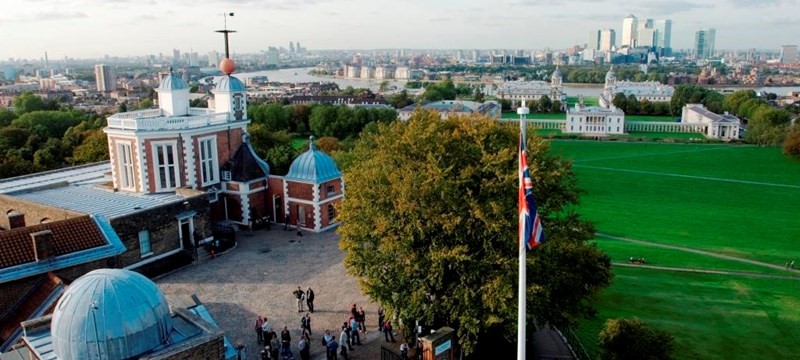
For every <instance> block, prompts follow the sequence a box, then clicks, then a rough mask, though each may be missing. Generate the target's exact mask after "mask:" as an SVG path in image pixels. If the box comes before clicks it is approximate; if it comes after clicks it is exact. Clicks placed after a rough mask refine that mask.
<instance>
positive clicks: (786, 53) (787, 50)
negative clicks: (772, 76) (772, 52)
mask: <svg viewBox="0 0 800 360" xmlns="http://www.w3.org/2000/svg"><path fill="white" fill-rule="evenodd" d="M796 61H797V45H783V46H781V63H782V64H790V63H793V62H796Z"/></svg>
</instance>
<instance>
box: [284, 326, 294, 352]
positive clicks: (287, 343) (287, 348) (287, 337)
mask: <svg viewBox="0 0 800 360" xmlns="http://www.w3.org/2000/svg"><path fill="white" fill-rule="evenodd" d="M281 356H283V358H284V359H294V355H292V334H290V333H289V327H287V326H284V327H283V331H281Z"/></svg>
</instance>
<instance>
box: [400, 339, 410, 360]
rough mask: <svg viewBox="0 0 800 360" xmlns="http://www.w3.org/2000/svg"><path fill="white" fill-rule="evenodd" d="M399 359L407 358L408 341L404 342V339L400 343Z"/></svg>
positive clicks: (405, 359) (406, 359) (404, 359)
mask: <svg viewBox="0 0 800 360" xmlns="http://www.w3.org/2000/svg"><path fill="white" fill-rule="evenodd" d="M400 359H401V360H408V343H406V342H405V341H403V343H402V344H400Z"/></svg>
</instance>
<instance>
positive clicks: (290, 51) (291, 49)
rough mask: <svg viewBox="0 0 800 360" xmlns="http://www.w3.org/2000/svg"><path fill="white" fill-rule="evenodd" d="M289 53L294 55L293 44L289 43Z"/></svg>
mask: <svg viewBox="0 0 800 360" xmlns="http://www.w3.org/2000/svg"><path fill="white" fill-rule="evenodd" d="M289 53H294V42H293V41H289Z"/></svg>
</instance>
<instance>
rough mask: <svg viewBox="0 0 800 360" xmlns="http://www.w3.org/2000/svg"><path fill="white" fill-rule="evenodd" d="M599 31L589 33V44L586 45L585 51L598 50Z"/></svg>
mask: <svg viewBox="0 0 800 360" xmlns="http://www.w3.org/2000/svg"><path fill="white" fill-rule="evenodd" d="M600 31H601V30H592V31H591V32H589V42H588V43H587V44H586V48H587V49H592V50H600Z"/></svg>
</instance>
